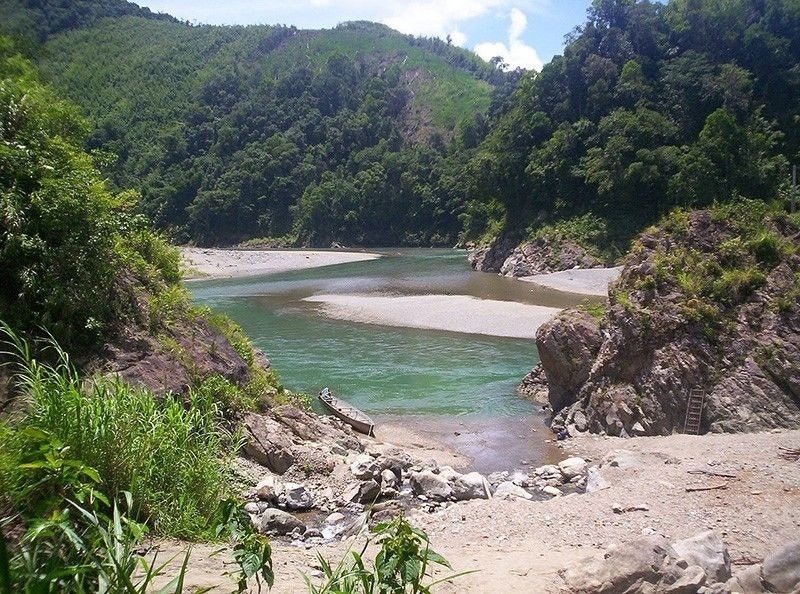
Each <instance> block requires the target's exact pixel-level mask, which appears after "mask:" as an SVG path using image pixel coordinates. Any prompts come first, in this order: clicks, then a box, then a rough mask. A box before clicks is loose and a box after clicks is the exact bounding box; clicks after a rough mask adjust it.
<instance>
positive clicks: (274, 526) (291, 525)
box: [259, 508, 306, 536]
mask: <svg viewBox="0 0 800 594" xmlns="http://www.w3.org/2000/svg"><path fill="white" fill-rule="evenodd" d="M296 529H298V530H300V531H301V532H305V529H306V525H305V524H303V522H302V521H300V520H299V519H297V518H295V517H294V516H293V515H292V514H290V513H287V512H285V511H282V510H279V509H274V508H271V509H268V510H266V511H264V513H263V514H261V519H260V520H259V530H260V532H261V533H262V534H268V535H272V534H275V535H278V536H283V535H285V534H291V533H292V532H293V531H294V530H296Z"/></svg>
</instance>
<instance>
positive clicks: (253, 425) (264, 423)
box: [242, 413, 295, 474]
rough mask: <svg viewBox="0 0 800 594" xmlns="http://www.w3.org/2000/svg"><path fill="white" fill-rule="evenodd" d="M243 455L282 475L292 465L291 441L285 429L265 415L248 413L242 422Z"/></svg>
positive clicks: (293, 460)
mask: <svg viewBox="0 0 800 594" xmlns="http://www.w3.org/2000/svg"><path fill="white" fill-rule="evenodd" d="M243 426H244V432H245V443H244V446H243V448H242V451H243V453H244V455H245V456H246V457H248V458H250V459H251V460H253V461H254V462H256V463H258V464H260V465H261V466H265V467H267V468H269V469H270V470H271V471H272V472H276V473H278V474H283V473H285V472H286V471H287V470H289V468H290V467H291V466H292V465H293V464H294V462H295V458H294V455H293V454H292V440H291V438H290V437H289V435H288V432H287V431H286V429H285V428H284V427H283V426H282V425H281V424H280V423H278V422H277V421H275V420H274V419H272V418H270V417H267V416H265V415H259V414H255V413H249V414H247V415H245V417H244V421H243Z"/></svg>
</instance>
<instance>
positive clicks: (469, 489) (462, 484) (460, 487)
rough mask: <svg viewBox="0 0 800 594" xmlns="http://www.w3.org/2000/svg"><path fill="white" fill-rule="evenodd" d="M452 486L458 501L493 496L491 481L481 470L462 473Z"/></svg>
mask: <svg viewBox="0 0 800 594" xmlns="http://www.w3.org/2000/svg"><path fill="white" fill-rule="evenodd" d="M451 487H452V489H453V497H454V498H455V500H456V501H465V500H467V499H489V498H490V497H491V487H490V486H489V481H487V480H486V477H485V476H483V475H482V474H481V473H479V472H470V473H468V474H462V475H461V476H459V477H458V478H456V479H455V480H454V481H453V482H452V483H451Z"/></svg>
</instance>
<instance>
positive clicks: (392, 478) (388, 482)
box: [381, 468, 400, 489]
mask: <svg viewBox="0 0 800 594" xmlns="http://www.w3.org/2000/svg"><path fill="white" fill-rule="evenodd" d="M399 483H400V481H399V480H397V475H396V474H395V473H394V472H392V471H391V470H389V469H388V468H387V469H386V470H382V471H381V487H382V488H383V489H397V487H398V485H399Z"/></svg>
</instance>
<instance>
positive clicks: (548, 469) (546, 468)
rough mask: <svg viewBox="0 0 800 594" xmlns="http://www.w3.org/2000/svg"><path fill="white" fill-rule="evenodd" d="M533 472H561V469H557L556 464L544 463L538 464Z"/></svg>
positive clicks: (540, 473)
mask: <svg viewBox="0 0 800 594" xmlns="http://www.w3.org/2000/svg"><path fill="white" fill-rule="evenodd" d="M533 474H535V475H536V476H543V475H553V474H561V470H559V468H558V466H556V465H555V464H545V465H544V466H539V467H538V468H536V469H535V470H534V471H533Z"/></svg>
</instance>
